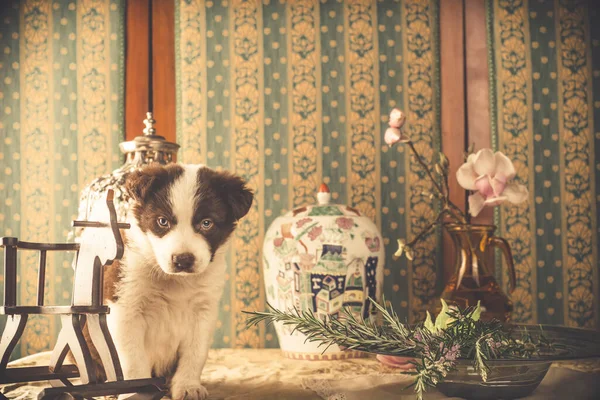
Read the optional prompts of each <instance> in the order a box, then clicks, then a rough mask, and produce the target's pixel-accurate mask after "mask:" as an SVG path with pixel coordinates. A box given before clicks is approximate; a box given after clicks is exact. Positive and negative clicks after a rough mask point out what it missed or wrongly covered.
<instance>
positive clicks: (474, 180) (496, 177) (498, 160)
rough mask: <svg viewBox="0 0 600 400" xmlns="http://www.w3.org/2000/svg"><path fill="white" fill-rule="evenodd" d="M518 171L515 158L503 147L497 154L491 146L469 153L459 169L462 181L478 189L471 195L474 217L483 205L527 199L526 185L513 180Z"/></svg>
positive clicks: (470, 200) (459, 179)
mask: <svg viewBox="0 0 600 400" xmlns="http://www.w3.org/2000/svg"><path fill="white" fill-rule="evenodd" d="M516 174H517V173H516V171H515V167H514V165H513V163H512V161H510V159H509V158H508V157H506V156H505V155H504V154H503V153H502V152H500V151H498V152H496V153H495V154H494V152H493V151H492V150H491V149H482V150H479V151H478V152H477V153H476V154H470V155H469V157H468V158H467V162H465V163H464V164H463V165H462V166H461V167H460V168H459V169H458V171H456V179H457V180H458V183H459V185H460V186H462V187H463V188H465V189H467V190H472V191H474V192H475V193H473V194H472V195H470V196H469V212H470V214H471V215H472V216H474V217H475V216H477V215H478V214H479V213H480V212H481V210H482V209H483V208H484V207H486V206H490V207H494V206H497V205H499V204H502V203H503V202H504V201H509V202H511V203H513V204H519V203H522V202H524V201H525V200H526V199H527V197H528V195H529V192H528V191H527V188H526V187H525V186H524V185H519V184H516V183H512V182H511V180H512V179H513V178H514V177H515V176H516Z"/></svg>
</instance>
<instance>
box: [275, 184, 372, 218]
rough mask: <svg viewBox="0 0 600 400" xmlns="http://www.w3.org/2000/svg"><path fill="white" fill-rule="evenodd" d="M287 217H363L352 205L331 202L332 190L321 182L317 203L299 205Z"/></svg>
mask: <svg viewBox="0 0 600 400" xmlns="http://www.w3.org/2000/svg"><path fill="white" fill-rule="evenodd" d="M285 216H286V217H296V218H302V217H324V216H331V217H339V216H347V217H362V215H361V214H360V212H359V211H358V210H357V209H355V208H353V207H350V206H346V205H343V204H333V203H331V192H330V190H329V187H328V186H327V185H326V184H325V183H321V186H320V187H319V191H318V192H317V204H314V205H306V206H302V207H298V208H296V209H294V210H292V211H290V212H288V213H287V214H286V215H285Z"/></svg>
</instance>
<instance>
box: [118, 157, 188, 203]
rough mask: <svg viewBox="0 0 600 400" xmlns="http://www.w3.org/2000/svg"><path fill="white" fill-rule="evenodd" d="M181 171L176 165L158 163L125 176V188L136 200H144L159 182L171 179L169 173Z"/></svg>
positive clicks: (174, 173) (156, 187)
mask: <svg viewBox="0 0 600 400" xmlns="http://www.w3.org/2000/svg"><path fill="white" fill-rule="evenodd" d="M182 172H183V171H182V169H181V167H180V166H178V165H172V166H171V165H169V166H166V167H165V166H162V165H160V164H158V163H156V164H150V165H149V166H147V167H144V168H142V169H139V170H136V171H134V172H132V173H130V174H129V175H128V176H127V181H126V182H125V190H126V191H127V193H128V194H129V196H131V197H132V198H133V199H134V200H136V201H144V200H145V199H146V198H147V197H148V195H149V194H151V193H152V192H153V191H155V190H156V189H158V188H159V187H160V185H161V182H167V181H168V180H172V178H173V177H172V176H171V175H179V174H181V173H182Z"/></svg>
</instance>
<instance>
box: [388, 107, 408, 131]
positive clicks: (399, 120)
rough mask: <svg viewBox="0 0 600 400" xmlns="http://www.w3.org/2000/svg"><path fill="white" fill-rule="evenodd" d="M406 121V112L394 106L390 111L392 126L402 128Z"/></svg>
mask: <svg viewBox="0 0 600 400" xmlns="http://www.w3.org/2000/svg"><path fill="white" fill-rule="evenodd" d="M405 121H406V115H404V113H403V112H402V111H401V110H400V109H399V108H394V109H393V110H392V111H391V112H390V120H389V124H390V127H392V128H398V129H400V128H402V125H404V122H405Z"/></svg>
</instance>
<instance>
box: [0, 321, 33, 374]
mask: <svg viewBox="0 0 600 400" xmlns="http://www.w3.org/2000/svg"><path fill="white" fill-rule="evenodd" d="M27 318H28V315H27V314H20V315H9V316H8V319H7V321H6V326H5V327H4V332H3V333H2V338H1V339H0V372H1V371H4V370H5V369H6V365H7V364H8V360H9V359H10V355H11V354H12V352H13V350H14V349H15V347H16V345H17V343H18V342H19V339H20V338H21V335H22V334H23V330H25V325H27Z"/></svg>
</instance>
